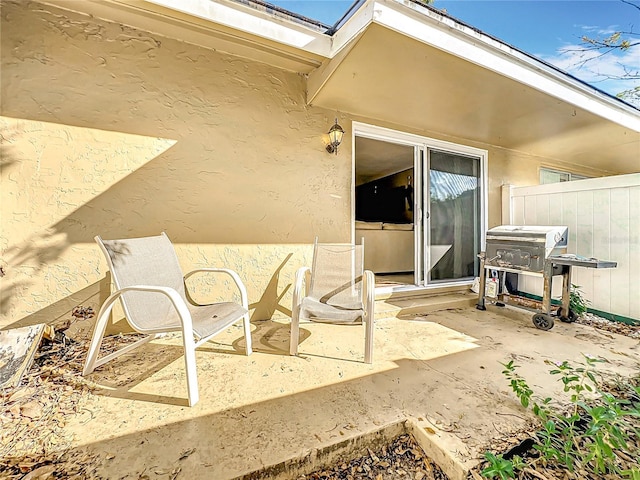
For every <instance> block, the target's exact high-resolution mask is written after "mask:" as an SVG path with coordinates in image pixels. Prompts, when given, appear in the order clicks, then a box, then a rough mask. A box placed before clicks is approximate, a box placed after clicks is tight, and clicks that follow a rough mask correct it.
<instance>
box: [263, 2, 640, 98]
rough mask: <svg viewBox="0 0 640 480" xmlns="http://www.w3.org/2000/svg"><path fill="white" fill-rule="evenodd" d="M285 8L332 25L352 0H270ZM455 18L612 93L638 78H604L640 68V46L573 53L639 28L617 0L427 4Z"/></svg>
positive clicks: (635, 16) (637, 15) (637, 17)
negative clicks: (589, 42)
mask: <svg viewBox="0 0 640 480" xmlns="http://www.w3.org/2000/svg"><path fill="white" fill-rule="evenodd" d="M270 3H273V4H275V5H279V6H281V7H283V8H286V9H287V10H291V11H293V12H296V13H300V14H302V15H305V16H307V17H310V18H313V19H315V20H320V21H322V22H324V23H326V24H329V25H333V24H334V23H335V22H336V21H337V20H338V19H339V18H340V17H341V16H342V15H343V14H344V13H345V12H346V11H347V10H348V9H349V6H350V5H351V4H352V1H351V0H270ZM432 6H433V7H435V8H438V9H445V10H446V11H447V13H448V14H449V15H451V16H453V17H455V18H457V19H458V20H461V21H463V22H464V23H467V24H469V25H472V26H474V27H476V28H479V29H480V30H482V31H484V32H485V33H488V34H490V35H492V36H494V37H497V38H498V39H500V40H502V41H504V42H506V43H508V44H510V45H513V46H514V47H517V48H519V49H520V50H524V51H525V52H527V53H530V54H532V55H535V56H536V57H538V58H541V59H543V60H545V61H547V62H549V63H551V64H553V65H556V66H558V67H560V68H562V69H563V70H565V71H567V72H569V73H571V74H572V75H574V76H576V77H578V78H580V79H581V80H584V81H586V82H589V83H591V84H592V85H594V86H596V87H597V88H599V89H601V90H604V91H606V92H608V93H611V94H612V95H615V94H616V93H618V92H620V91H622V90H626V89H629V88H633V87H635V86H637V85H639V84H640V82H637V81H636V82H635V83H632V82H631V81H615V80H606V77H607V76H615V75H620V74H622V73H623V68H622V65H626V66H627V67H630V68H632V69H633V70H635V71H639V70H640V47H635V48H633V49H630V50H629V51H627V52H626V53H624V54H615V55H612V54H609V55H604V56H598V54H591V56H592V57H594V58H593V59H592V60H590V61H589V62H587V63H586V64H585V65H584V66H580V63H581V61H580V60H581V57H580V55H584V53H579V52H576V51H575V50H576V49H577V48H579V45H580V39H581V37H582V36H583V35H588V36H590V37H593V38H600V39H603V38H606V37H607V36H609V35H611V33H613V32H615V31H618V30H622V31H629V30H633V31H635V32H640V10H638V9H636V8H633V7H632V6H629V5H626V4H625V3H623V2H622V1H620V0H435V2H434V3H433V4H432Z"/></svg>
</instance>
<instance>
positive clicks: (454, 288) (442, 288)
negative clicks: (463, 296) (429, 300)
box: [375, 280, 473, 300]
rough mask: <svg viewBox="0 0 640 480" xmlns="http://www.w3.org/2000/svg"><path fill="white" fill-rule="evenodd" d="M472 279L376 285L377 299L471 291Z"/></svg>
mask: <svg viewBox="0 0 640 480" xmlns="http://www.w3.org/2000/svg"><path fill="white" fill-rule="evenodd" d="M472 283H473V281H472V280H465V281H463V282H455V283H447V284H446V285H426V286H425V285H399V286H384V287H376V291H375V298H376V300H385V299H388V298H399V297H424V296H431V295H443V294H447V293H467V292H469V290H470V288H471V285H472Z"/></svg>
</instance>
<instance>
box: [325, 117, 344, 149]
mask: <svg viewBox="0 0 640 480" xmlns="http://www.w3.org/2000/svg"><path fill="white" fill-rule="evenodd" d="M343 136H344V130H343V129H342V127H341V126H340V125H338V119H337V118H336V123H335V124H333V125H332V126H331V128H330V129H329V145H327V152H329V153H335V154H336V155H337V154H338V145H340V144H341V143H342V137H343Z"/></svg>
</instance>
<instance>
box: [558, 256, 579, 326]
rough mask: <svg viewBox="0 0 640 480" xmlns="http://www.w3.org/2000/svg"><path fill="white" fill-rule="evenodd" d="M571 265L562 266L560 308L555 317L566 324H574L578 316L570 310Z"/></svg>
mask: <svg viewBox="0 0 640 480" xmlns="http://www.w3.org/2000/svg"><path fill="white" fill-rule="evenodd" d="M570 305H571V265H562V307H560V308H559V309H558V313H557V316H558V318H560V320H561V321H563V322H566V323H571V322H575V321H576V320H577V319H578V316H577V315H576V314H575V312H574V311H573V310H571V307H570Z"/></svg>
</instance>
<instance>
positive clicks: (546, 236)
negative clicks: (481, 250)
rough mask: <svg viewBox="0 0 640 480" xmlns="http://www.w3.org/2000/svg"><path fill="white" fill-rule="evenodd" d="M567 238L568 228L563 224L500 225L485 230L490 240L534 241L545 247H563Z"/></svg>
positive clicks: (488, 241) (550, 248)
mask: <svg viewBox="0 0 640 480" xmlns="http://www.w3.org/2000/svg"><path fill="white" fill-rule="evenodd" d="M568 240H569V228H568V227H564V226H533V225H532V226H523V225H501V226H499V227H494V228H491V229H489V230H487V244H488V243H490V242H505V241H508V242H510V243H525V242H526V243H536V244H542V245H544V248H545V249H549V250H552V249H554V248H563V247H566V246H567V242H568Z"/></svg>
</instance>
